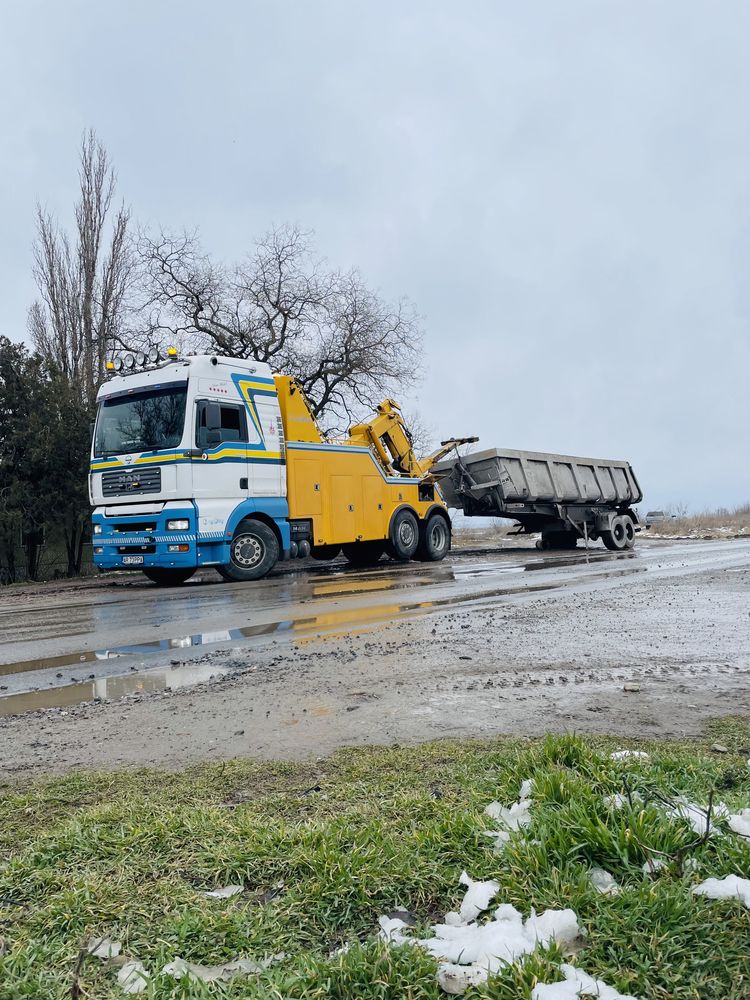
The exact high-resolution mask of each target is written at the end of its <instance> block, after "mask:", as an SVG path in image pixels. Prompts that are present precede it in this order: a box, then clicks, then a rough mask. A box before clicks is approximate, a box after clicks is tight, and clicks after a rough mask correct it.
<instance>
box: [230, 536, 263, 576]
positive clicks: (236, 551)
mask: <svg viewBox="0 0 750 1000" xmlns="http://www.w3.org/2000/svg"><path fill="white" fill-rule="evenodd" d="M263 554H264V547H263V543H262V542H261V540H260V539H259V538H258V537H257V535H250V534H247V535H238V536H237V538H235V540H234V541H233V542H232V562H233V563H234V564H235V566H239V567H240V569H253V568H254V567H255V566H257V565H258V563H259V562H260V561H261V560H262V559H263Z"/></svg>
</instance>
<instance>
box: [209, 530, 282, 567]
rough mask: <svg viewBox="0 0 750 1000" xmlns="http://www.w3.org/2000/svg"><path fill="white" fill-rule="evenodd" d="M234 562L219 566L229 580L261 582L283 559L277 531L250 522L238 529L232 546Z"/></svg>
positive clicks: (230, 547)
mask: <svg viewBox="0 0 750 1000" xmlns="http://www.w3.org/2000/svg"><path fill="white" fill-rule="evenodd" d="M229 556H230V561H229V562H228V563H227V564H226V565H225V566H217V567H216V568H217V569H218V571H219V573H220V574H221V576H223V577H224V579H225V580H232V581H235V582H241V581H245V580H261V579H262V578H263V577H264V576H267V575H268V574H269V573H270V572H271V570H272V569H273V568H274V566H275V565H276V563H277V562H278V559H279V540H278V538H277V537H276V532H275V531H274V530H273V528H269V526H268V525H267V524H265V523H264V522H263V521H256V520H254V519H250V520H248V521H243V522H242V523H241V524H239V525H238V526H237V530H236V531H235V533H234V538H233V539H232V541H231V543H230V546H229Z"/></svg>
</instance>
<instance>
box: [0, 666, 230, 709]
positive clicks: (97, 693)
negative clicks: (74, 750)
mask: <svg viewBox="0 0 750 1000" xmlns="http://www.w3.org/2000/svg"><path fill="white" fill-rule="evenodd" d="M226 673H227V671H226V670H222V669H221V668H220V667H217V666H216V664H213V663H206V664H198V663H188V664H181V665H180V666H174V667H161V668H156V669H151V670H145V671H143V672H142V673H128V674H116V675H115V676H112V677H97V678H96V680H93V681H92V680H88V681H82V682H81V683H80V684H63V685H61V686H60V687H56V688H50V689H49V690H48V691H24V692H22V693H20V694H10V695H5V697H3V698H2V699H0V716H2V715H19V714H20V713H21V712H38V711H39V710H40V709H44V708H70V707H71V706H73V705H80V704H81V702H84V701H94V700H95V699H96V698H101V699H102V700H105V701H106V700H109V701H116V700H117V699H118V698H123V697H125V695H129V694H136V693H137V692H138V691H143V692H155V691H166V690H167V689H170V690H173V691H175V690H177V689H178V688H182V687H188V686H189V685H191V684H200V683H201V682H202V681H207V680H209V679H210V678H211V677H223V676H224V674H226Z"/></svg>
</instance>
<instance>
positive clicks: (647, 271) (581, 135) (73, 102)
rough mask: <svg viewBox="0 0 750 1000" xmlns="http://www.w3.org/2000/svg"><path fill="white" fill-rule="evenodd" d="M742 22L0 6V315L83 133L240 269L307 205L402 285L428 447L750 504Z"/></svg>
mask: <svg viewBox="0 0 750 1000" xmlns="http://www.w3.org/2000/svg"><path fill="white" fill-rule="evenodd" d="M748 39H750V4H748V3H747V2H746V0H741V2H737V3H733V2H729V0H724V2H722V3H721V4H715V3H711V2H709V0H706V2H704V3H691V2H686V0H669V2H667V0H662V2H659V0H648V2H641V3H638V2H632V0H631V2H628V3H624V2H614V0H610V2H607V0H592V2H577V0H565V2H561V0H547V2H538V3H518V2H517V0H514V2H507V3H503V2H497V0H493V2H487V3H481V2H473V3H470V4H458V3H455V0H454V2H450V3H448V2H438V0H423V2H410V3H403V2H384V0H377V2H376V0H371V2H369V3H364V2H357V0H340V2H332V0H331V2H323V0H321V2H313V0H297V2H296V3H291V2H289V3H283V2H267V3H260V2H257V0H245V2H241V0H235V2H226V0H225V2H219V0H212V2H211V3H206V2H205V0H202V2H193V0H179V2H161V3H160V2H156V0H149V2H135V0H129V2H124V0H120V2H119V3H113V2H105V0H98V2H76V0H66V2H65V3H59V2H57V0H46V2H33V0H24V2H23V3H12V4H11V3H10V2H8V0H6V2H4V3H2V4H1V5H0V171H1V177H2V184H0V233H1V234H2V235H1V237H0V295H2V302H3V311H2V320H0V333H4V334H6V335H8V336H10V337H12V338H16V339H21V338H23V337H24V335H25V323H26V310H27V308H28V305H29V303H30V302H31V300H32V299H33V297H34V294H35V291H34V286H33V282H32V279H31V274H30V268H31V244H32V240H33V216H34V206H35V203H36V201H37V200H41V201H42V202H43V203H44V204H45V205H46V206H47V207H48V208H49V209H51V210H53V211H54V212H56V213H58V215H59V216H60V218H61V220H62V221H64V222H66V223H67V222H68V221H69V219H70V213H71V209H72V204H73V200H74V197H75V193H76V157H77V150H78V145H79V142H80V136H81V133H82V131H83V130H84V129H85V128H88V127H89V126H93V127H94V128H95V129H96V130H97V132H98V134H99V137H100V139H101V140H102V141H103V142H104V144H105V145H106V146H107V148H108V150H109V153H110V156H111V158H112V160H113V162H114V164H115V166H116V169H117V173H118V180H119V192H120V194H121V195H122V196H123V198H124V199H125V200H126V202H127V203H129V204H130V205H131V207H132V209H133V213H134V215H135V216H136V217H137V218H138V220H139V221H140V222H143V223H153V224H161V225H163V226H165V227H167V228H175V229H179V228H182V227H186V226H187V227H193V226H197V227H198V228H199V230H200V233H201V237H202V239H203V242H204V244H205V246H206V248H207V249H208V250H210V251H211V252H213V253H214V254H215V255H216V256H217V257H220V258H223V259H226V260H231V259H233V258H235V257H238V256H241V255H242V254H243V253H244V251H245V250H246V249H247V248H248V246H249V245H250V243H251V241H252V239H253V238H254V237H255V236H257V235H258V234H260V233H262V232H263V231H264V230H266V229H267V228H268V227H269V226H271V225H272V224H278V223H281V222H285V221H289V222H295V223H298V224H299V225H301V226H302V227H303V228H311V229H314V230H315V232H316V237H317V244H318V247H319V249H320V251H321V253H322V254H324V255H325V256H326V257H327V258H328V259H329V260H330V262H331V263H332V264H334V265H339V266H341V267H344V268H348V267H350V266H357V267H359V268H360V269H361V271H362V272H363V274H364V276H365V277H366V279H367V280H368V281H369V283H370V284H371V285H373V286H374V287H376V288H378V289H379V290H380V291H381V293H382V294H383V295H385V296H387V297H390V298H398V297H400V296H402V295H407V296H409V297H410V298H411V299H412V300H413V301H414V302H415V304H416V306H417V308H418V310H419V311H420V313H421V314H422V316H423V317H424V325H425V329H426V331H427V340H426V346H427V358H426V361H427V374H426V378H425V381H424V384H423V386H422V388H421V389H420V391H419V393H418V400H417V403H418V406H419V409H420V411H421V412H422V413H423V415H424V417H425V419H426V420H427V421H428V422H429V423H430V424H431V425H432V426H433V427H434V429H435V433H436V436H437V437H438V438H440V437H447V436H449V435H454V434H455V435H463V434H472V433H476V434H479V435H480V436H481V440H482V444H483V445H484V446H485V447H492V446H502V447H510V448H529V449H539V450H551V451H560V452H566V453H571V454H581V455H596V456H604V457H613V458H627V459H629V460H630V461H631V462H632V463H633V465H634V467H635V470H636V472H637V474H638V475H639V477H640V480H641V483H642V485H643V486H644V489H645V492H646V506H648V507H655V506H661V505H663V504H667V503H669V502H680V501H684V502H688V503H689V504H690V505H691V506H692V507H693V508H697V507H701V506H703V505H718V504H735V503H740V502H743V501H748V500H750V454H749V452H750V448H749V447H748V438H749V436H750V435H749V430H750V391H749V389H748V385H749V383H750V336H749V333H748V323H749V321H750V285H749V284H748V272H749V271H750V259H749V258H750V112H749V111H748V106H749V105H748V102H749V100H750V97H749V95H750V58H749V57H748V45H749V43H748ZM412 402H413V401H412Z"/></svg>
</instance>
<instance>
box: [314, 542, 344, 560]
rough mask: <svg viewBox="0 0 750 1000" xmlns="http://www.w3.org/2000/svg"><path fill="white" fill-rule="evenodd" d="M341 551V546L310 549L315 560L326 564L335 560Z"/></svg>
mask: <svg viewBox="0 0 750 1000" xmlns="http://www.w3.org/2000/svg"><path fill="white" fill-rule="evenodd" d="M340 551H341V546H340V545H313V547H312V548H311V549H310V555H311V556H312V557H313V559H319V560H321V561H324V562H325V561H327V560H329V559H335V558H336V556H337V555H338V554H339V552H340Z"/></svg>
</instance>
